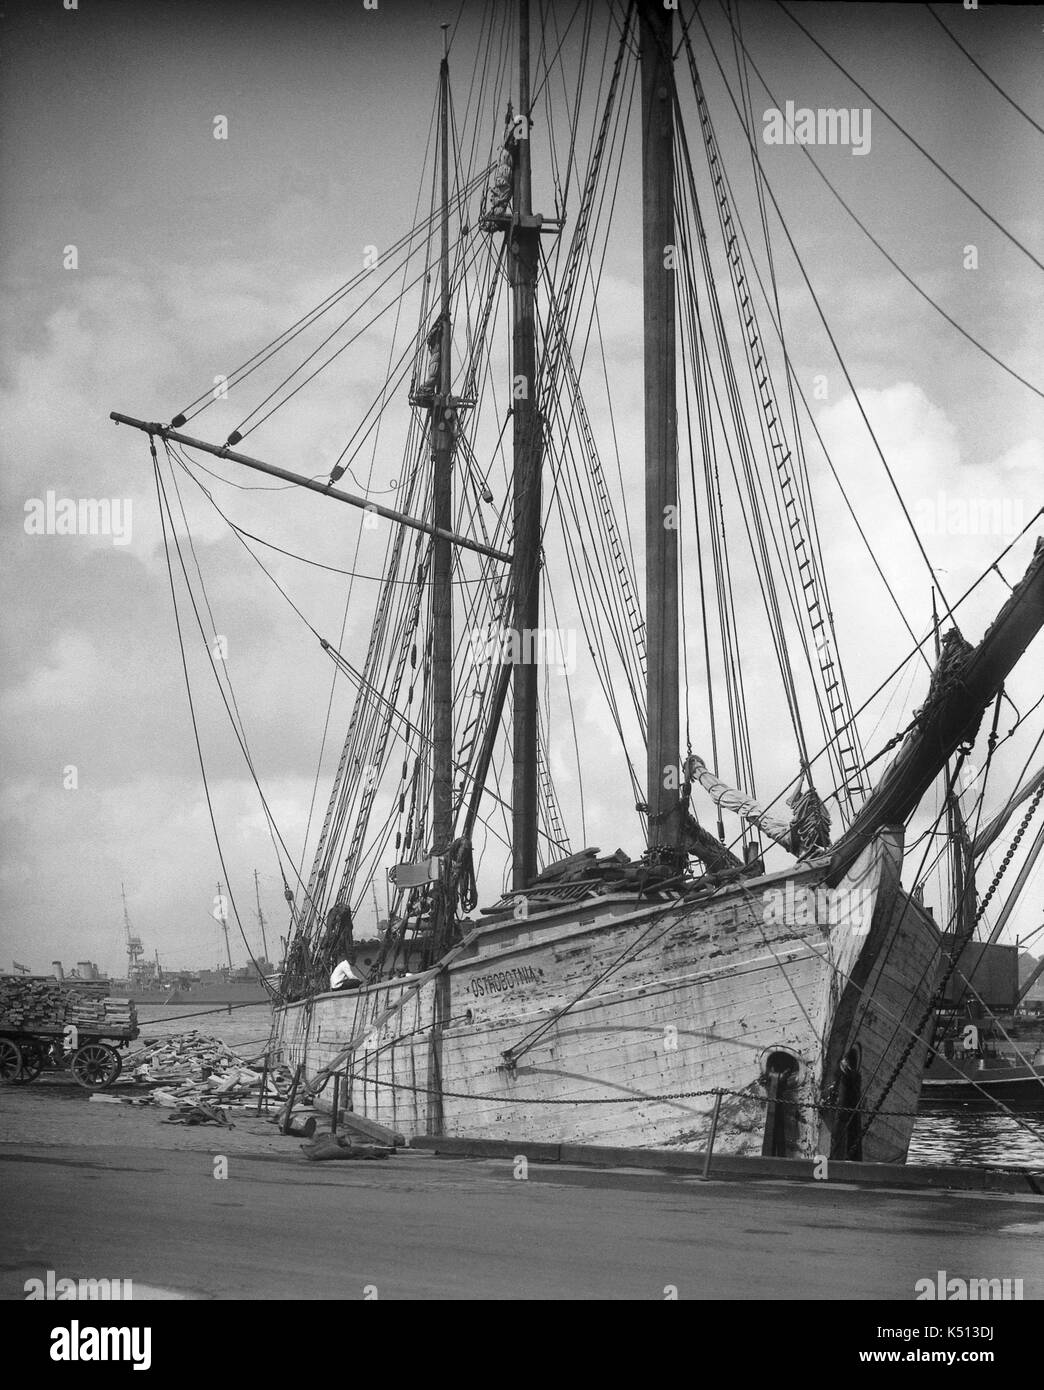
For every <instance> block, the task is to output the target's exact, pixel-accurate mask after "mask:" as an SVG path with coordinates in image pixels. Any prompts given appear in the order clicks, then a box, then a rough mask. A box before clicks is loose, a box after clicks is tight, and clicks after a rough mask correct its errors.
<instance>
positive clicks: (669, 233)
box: [639, 0, 681, 852]
mask: <svg viewBox="0 0 1044 1390" xmlns="http://www.w3.org/2000/svg"><path fill="white" fill-rule="evenodd" d="M639 13H640V18H641V55H642V56H641V62H642V209H643V233H642V253H643V262H644V270H643V280H642V291H643V307H644V333H645V615H646V616H645V622H646V641H647V648H648V654H649V656H648V678H647V679H648V685H647V689H648V709H649V749H648V764H647V768H648V770H647V789H648V806H649V847H650V849H656V848H662V849H663V850H664V851H665V852H667V851H669V850H670V848H671V847H672V846H675V845H677V843H678V824H677V814H676V813H677V806H678V793H677V790H673V789H668V787H665V786H664V781H665V778H666V775H667V770H668V769H669V768H676V767H677V766H678V760H679V757H680V753H681V750H680V743H679V737H680V736H679V727H680V725H679V717H678V530H677V516H678V420H677V409H676V403H675V394H676V382H675V307H674V271H673V269H668V268H667V265H666V264H665V262H668V260H669V257H670V256H671V254H672V253H671V251H669V249H668V248H673V246H674V71H673V68H674V62H673V52H674V50H673V30H674V16H673V12H672V11H671V10H669V9H666V8H665V7H664V5H663V4H662V3H661V0H642V3H641V4H640V6H639ZM670 781H671V783H672V784H673V785H674V786H676V782H675V781H674V779H670Z"/></svg>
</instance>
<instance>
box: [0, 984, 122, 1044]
mask: <svg viewBox="0 0 1044 1390" xmlns="http://www.w3.org/2000/svg"><path fill="white" fill-rule="evenodd" d="M137 1023H138V1020H137V1013H136V1011H135V1008H134V1005H133V1004H132V1003H131V1001H130V1000H129V999H114V998H108V997H105V996H100V995H99V994H98V993H97V991H96V990H83V989H74V988H69V987H67V986H63V985H61V984H59V982H58V981H57V980H56V979H55V978H54V976H53V975H0V1028H3V1029H5V1030H7V1031H8V1032H22V1033H34V1032H38V1031H42V1030H48V1029H55V1028H65V1027H68V1025H69V1024H73V1025H74V1026H75V1027H76V1028H77V1029H79V1030H80V1032H83V1033H87V1034H95V1035H97V1036H101V1037H107V1036H108V1037H111V1036H115V1035H119V1034H125V1033H133V1032H134V1030H135V1029H136V1028H137Z"/></svg>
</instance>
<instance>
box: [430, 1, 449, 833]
mask: <svg viewBox="0 0 1044 1390" xmlns="http://www.w3.org/2000/svg"><path fill="white" fill-rule="evenodd" d="M442 37H443V56H442V63H441V65H440V67H439V103H440V115H439V119H440V146H441V156H440V158H441V163H442V245H441V250H440V255H439V282H440V297H439V298H440V309H439V313H440V323H441V325H442V349H441V354H440V358H439V380H438V381H437V382H436V384H435V392H434V395H433V397H432V404H431V440H432V445H433V449H434V475H433V483H432V494H433V498H434V514H433V517H432V521H433V523H434V525H435V527H436V535H435V540H434V542H433V545H432V552H433V553H432V591H431V616H432V627H431V632H432V649H431V667H432V700H433V724H432V742H433V750H432V791H431V797H432V809H431V822H432V841H433V848H434V850H435V853H436V854H443V853H444V852H445V851H446V850H447V849H448V848H449V845H450V841H451V840H452V839H453V597H452V596H453V579H452V573H451V570H452V564H453V552H452V548H451V546H450V543H449V541H448V540H447V539H446V537H445V536H444V535H439V534H438V532H439V531H443V532H448V531H449V530H450V528H451V527H452V525H453V443H454V424H453V406H452V403H451V400H450V384H451V363H450V348H451V345H452V336H453V335H452V333H451V330H450V267H449V58H448V56H447V48H446V43H447V30H446V26H445V25H443V26H442Z"/></svg>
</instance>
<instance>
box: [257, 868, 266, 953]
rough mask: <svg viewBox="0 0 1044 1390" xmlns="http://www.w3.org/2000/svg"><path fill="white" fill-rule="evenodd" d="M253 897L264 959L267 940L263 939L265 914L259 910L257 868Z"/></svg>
mask: <svg viewBox="0 0 1044 1390" xmlns="http://www.w3.org/2000/svg"><path fill="white" fill-rule="evenodd" d="M254 897H255V898H256V899H257V923H258V926H259V927H260V928H261V952H262V957H263V959H264V960H267V959H268V942H267V941H266V940H265V914H264V913H263V912H262V911H261V885H260V884H259V882H258V879H257V870H256V869H255V870H254Z"/></svg>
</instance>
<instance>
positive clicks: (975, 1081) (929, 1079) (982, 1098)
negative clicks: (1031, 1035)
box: [921, 1023, 1044, 1106]
mask: <svg viewBox="0 0 1044 1390" xmlns="http://www.w3.org/2000/svg"><path fill="white" fill-rule="evenodd" d="M998 1100H999V1101H1004V1102H1005V1103H1011V1104H1018V1105H1019V1106H1026V1105H1041V1106H1044V1046H1041V1045H1040V1044H1039V1043H1038V1044H1036V1045H1035V1044H1034V1043H1032V1042H1029V1043H1026V1044H1024V1045H1022V1046H1021V1047H1020V1048H1019V1051H1018V1052H1017V1053H1016V1052H1008V1051H1001V1049H1000V1047H999V1046H998V1043H997V1038H996V1036H995V1034H994V1032H993V1030H992V1028H991V1027H990V1026H989V1024H988V1023H987V1024H985V1025H981V1024H973V1023H970V1024H967V1025H966V1026H965V1028H964V1031H963V1032H962V1034H961V1038H960V1040H954V1039H952V1038H947V1039H946V1040H945V1041H943V1042H942V1043H941V1044H940V1045H939V1046H938V1049H937V1050H933V1051H932V1052H930V1053H929V1055H928V1062H927V1064H926V1067H925V1075H924V1080H923V1081H922V1083H921V1103H922V1105H923V1104H925V1103H928V1104H933V1103H934V1104H945V1105H952V1104H954V1103H958V1104H961V1105H992V1104H993V1103H994V1102H995V1101H998Z"/></svg>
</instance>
